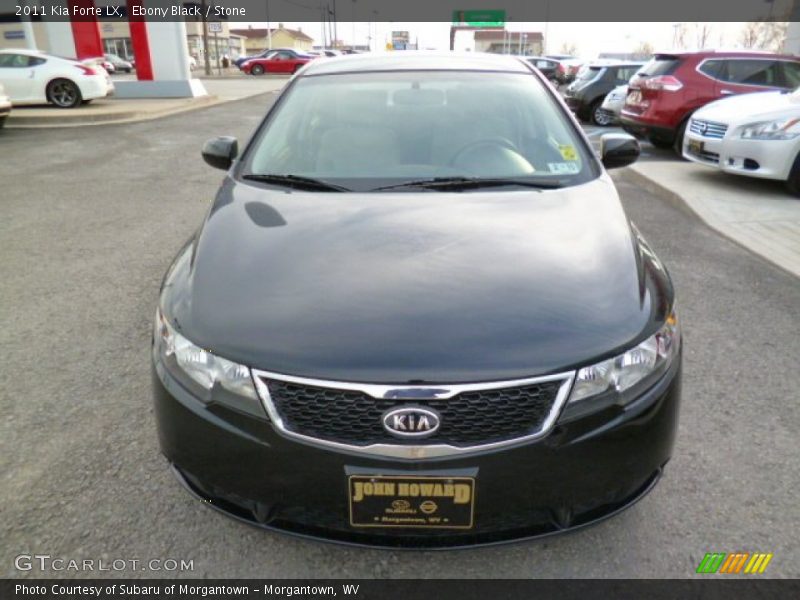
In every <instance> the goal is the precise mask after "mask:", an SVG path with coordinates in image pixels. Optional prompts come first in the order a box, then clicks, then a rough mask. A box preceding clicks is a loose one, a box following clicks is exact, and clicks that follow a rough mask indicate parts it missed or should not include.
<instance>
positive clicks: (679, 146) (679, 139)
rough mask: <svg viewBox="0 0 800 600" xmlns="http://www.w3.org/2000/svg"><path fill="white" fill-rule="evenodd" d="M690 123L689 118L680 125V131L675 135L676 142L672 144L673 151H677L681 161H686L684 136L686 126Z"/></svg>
mask: <svg viewBox="0 0 800 600" xmlns="http://www.w3.org/2000/svg"><path fill="white" fill-rule="evenodd" d="M688 122H689V119H688V118H687V119H686V120H685V121H684V122H683V123H681V124H680V127H678V131H677V132H676V133H675V141H674V142H672V149H673V150H675V154H677V155H678V156H679V157H680V159H681V160H686V159H684V158H683V136H684V135H685V134H686V124H687V123H688Z"/></svg>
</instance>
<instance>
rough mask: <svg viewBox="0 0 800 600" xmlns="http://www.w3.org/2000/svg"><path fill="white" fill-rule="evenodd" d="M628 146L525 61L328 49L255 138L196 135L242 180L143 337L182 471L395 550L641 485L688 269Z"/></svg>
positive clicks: (241, 515)
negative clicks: (650, 219) (630, 169)
mask: <svg viewBox="0 0 800 600" xmlns="http://www.w3.org/2000/svg"><path fill="white" fill-rule="evenodd" d="M490 102H491V105H492V106H493V107H494V108H493V110H492V112H491V113H488V114H487V113H486V111H485V108H484V107H485V106H487V104H488V103H490ZM343 138H346V139H347V145H346V146H344V147H343V146H342V145H341V144H340V143H339V141H340V140H341V139H343ZM639 151H640V150H639V144H638V142H637V141H636V140H635V139H634V138H633V137H631V136H629V135H627V134H621V133H617V134H606V135H605V136H604V137H603V138H602V140H601V150H600V156H599V157H598V156H596V155H595V153H594V151H593V150H592V147H591V145H590V144H589V142H588V141H587V139H586V137H585V136H584V134H583V133H582V132H581V130H580V128H579V127H578V126H577V125H576V123H575V121H574V120H573V119H572V118H570V116H569V115H568V111H567V109H566V107H565V105H564V103H563V101H562V100H561V99H560V98H559V97H558V95H557V93H556V92H555V90H554V89H553V88H552V87H551V86H550V85H549V84H548V82H547V80H546V79H545V78H544V77H543V76H542V75H541V74H540V73H539V72H538V71H537V70H536V69H535V68H534V67H533V66H532V65H531V64H530V63H529V62H528V61H525V60H520V59H516V58H512V57H491V56H481V55H474V56H473V55H470V54H444V53H441V54H418V55H413V56H409V57H407V58H405V59H404V60H402V61H401V60H397V59H396V58H393V57H375V56H363V57H362V56H354V57H348V58H339V59H336V60H333V61H329V62H327V61H312V62H311V63H310V64H308V65H307V66H306V67H305V68H304V69H303V70H302V71H301V72H300V73H299V74H298V75H297V76H296V77H295V78H294V79H292V81H291V82H290V83H289V84H288V85H287V86H286V88H285V89H284V90H283V91H282V92H281V95H280V97H279V98H278V99H277V101H276V102H275V104H274V106H273V107H272V109H271V110H270V111H269V113H268V114H267V115H266V117H265V118H264V120H263V122H262V123H261V125H260V126H259V128H258V130H257V131H256V133H255V135H254V136H253V138H252V140H250V141H249V142H248V143H247V144H245V145H244V147H243V149H241V150H240V148H239V144H238V142H237V140H236V139H233V138H230V137H219V138H215V139H211V140H210V141H208V142H207V143H206V145H205V147H204V148H203V157H204V158H205V160H206V162H207V163H208V164H209V165H211V166H213V167H218V168H221V169H224V170H227V174H226V176H225V179H224V181H223V182H222V184H221V186H220V189H219V191H218V192H217V195H216V199H215V200H214V202H213V204H212V206H211V208H210V209H209V211H208V213H207V215H206V218H205V220H204V222H203V224H202V226H201V227H200V229H199V230H198V231H197V233H196V234H195V235H194V236H193V237H192V238H191V239H190V240H189V241H188V243H187V244H186V245H185V246H184V248H183V249H182V250H181V251H180V253H179V254H178V256H177V257H176V259H175V261H174V262H173V264H172V266H171V267H170V268H169V270H168V272H167V274H166V276H165V278H164V281H163V284H162V287H161V296H160V301H159V305H158V309H157V312H156V317H155V328H154V333H153V384H154V393H155V405H156V418H157V421H158V430H159V438H160V441H161V448H162V450H163V452H164V454H165V455H166V457H167V458H168V460H169V461H170V464H171V467H172V470H173V471H174V473H175V475H176V476H177V477H178V478H179V479H180V481H181V482H182V483H183V484H184V485H185V487H186V489H187V490H188V491H189V492H191V493H192V494H194V495H196V496H198V497H200V498H202V499H203V500H206V501H207V502H208V504H209V506H211V507H214V508H216V509H218V510H221V511H223V512H225V513H227V514H229V515H231V516H233V517H235V518H237V519H241V520H245V521H248V522H250V523H253V524H256V525H260V526H263V527H268V528H274V529H279V530H282V531H286V532H291V533H295V534H301V535H305V536H313V537H320V538H325V539H330V540H336V541H341V542H348V543H355V544H369V545H380V546H418V547H436V546H465V545H472V544H487V543H493V542H501V541H507V540H513V539H519V538H528V537H535V536H542V535H548V534H553V533H557V532H562V531H567V530H571V529H575V528H579V527H582V526H585V525H589V524H592V523H595V522H597V521H599V520H601V519H604V518H607V517H609V516H611V515H614V514H616V513H618V512H619V511H621V510H623V509H624V508H626V507H627V506H630V505H631V504H633V503H634V502H636V501H637V500H639V499H640V498H641V497H642V496H643V495H645V494H646V493H647V492H649V491H650V490H651V489H652V488H653V486H654V485H656V483H657V482H658V479H659V477H661V475H662V472H663V470H664V467H665V465H666V464H667V462H668V461H669V459H670V455H671V452H672V446H673V442H674V438H675V432H676V427H677V418H678V406H679V402H680V364H681V341H680V327H679V321H678V313H677V309H676V305H675V304H676V303H675V291H674V289H673V285H672V282H671V281H670V277H669V275H668V272H667V270H666V268H665V267H664V265H663V264H662V263H661V262H660V261H659V259H658V257H657V256H656V255H655V254H654V252H653V251H652V250H651V248H650V247H649V246H648V244H647V242H646V241H645V239H644V238H643V237H642V235H641V233H640V232H639V231H637V229H636V228H635V227H634V226H633V225H632V224H631V222H630V221H629V219H628V217H627V216H626V214H625V212H624V210H623V209H622V206H621V204H620V201H619V198H618V196H617V191H616V189H615V186H614V183H613V182H612V181H611V179H610V178H609V176H608V174H607V173H606V169H611V168H615V167H621V166H625V165H627V164H630V163H631V162H633V161H635V160H636V158H637V157H638V155H639ZM532 232H536V234H535V235H533V234H532ZM587 469H590V470H591V471H592V477H587V476H586V472H587ZM312 481H313V485H310V483H311V482H312Z"/></svg>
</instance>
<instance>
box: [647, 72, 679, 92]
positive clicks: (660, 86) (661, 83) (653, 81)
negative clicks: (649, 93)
mask: <svg viewBox="0 0 800 600" xmlns="http://www.w3.org/2000/svg"><path fill="white" fill-rule="evenodd" d="M642 86H643V87H645V88H647V89H648V90H657V91H658V90H664V91H665V92H677V91H678V90H679V89H681V88H682V87H683V84H682V83H681V82H680V80H679V79H677V78H676V77H673V76H672V75H660V76H658V77H650V78H649V79H645V80H644V83H642Z"/></svg>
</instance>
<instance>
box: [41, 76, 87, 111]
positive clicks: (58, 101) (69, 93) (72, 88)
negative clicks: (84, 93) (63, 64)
mask: <svg viewBox="0 0 800 600" xmlns="http://www.w3.org/2000/svg"><path fill="white" fill-rule="evenodd" d="M81 100H82V98H81V90H80V88H78V85H77V84H76V83H75V82H74V81H70V80H69V79H54V80H53V81H51V82H50V83H49V84H48V85H47V101H48V102H50V103H51V104H54V105H55V106H57V107H58V108H74V107H76V106H78V105H79V104H80V103H81Z"/></svg>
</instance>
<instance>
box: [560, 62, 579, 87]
mask: <svg viewBox="0 0 800 600" xmlns="http://www.w3.org/2000/svg"><path fill="white" fill-rule="evenodd" d="M583 64H584V61H583V60H581V59H579V58H566V59H564V60H560V61H558V66H556V74H555V79H556V81H557V82H558V83H560V84H566V83H572V81H573V80H574V79H575V76H576V75H577V74H578V71H580V68H581V67H582V66H583Z"/></svg>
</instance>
